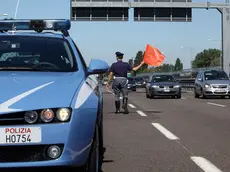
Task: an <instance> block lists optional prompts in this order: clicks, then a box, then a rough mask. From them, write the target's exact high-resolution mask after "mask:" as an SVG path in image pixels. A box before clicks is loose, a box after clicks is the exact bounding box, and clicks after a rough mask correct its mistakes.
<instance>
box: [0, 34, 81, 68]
mask: <svg viewBox="0 0 230 172" xmlns="http://www.w3.org/2000/svg"><path fill="white" fill-rule="evenodd" d="M0 70H29V71H30V70H31V71H53V72H70V71H76V70H77V65H76V62H75V59H74V57H73V54H72V51H71V49H70V46H69V44H68V43H67V41H65V40H63V39H60V38H48V37H34V36H33V37H32V36H17V35H14V36H12V35H11V36H0Z"/></svg>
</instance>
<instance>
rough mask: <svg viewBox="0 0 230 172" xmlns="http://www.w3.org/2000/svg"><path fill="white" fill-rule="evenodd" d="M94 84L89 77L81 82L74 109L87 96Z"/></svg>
mask: <svg viewBox="0 0 230 172" xmlns="http://www.w3.org/2000/svg"><path fill="white" fill-rule="evenodd" d="M87 82H88V83H89V84H90V85H91V87H92V88H91V87H90V86H89V85H88V84H87ZM96 86H97V85H96V84H94V83H93V82H90V79H86V81H85V82H84V83H83V84H82V86H81V88H80V91H79V93H78V95H77V100H76V103H75V109H77V108H79V107H80V106H81V105H82V104H83V103H84V102H85V101H86V100H87V99H88V98H89V96H90V95H91V93H92V92H93V91H94V89H95V88H96Z"/></svg>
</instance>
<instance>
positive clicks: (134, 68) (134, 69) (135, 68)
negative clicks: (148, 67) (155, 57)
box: [132, 60, 145, 71]
mask: <svg viewBox="0 0 230 172" xmlns="http://www.w3.org/2000/svg"><path fill="white" fill-rule="evenodd" d="M143 64H145V62H144V60H143V61H142V62H141V64H139V65H138V66H136V67H133V69H132V70H133V71H137V70H138V69H140V67H141V66H142V65H143Z"/></svg>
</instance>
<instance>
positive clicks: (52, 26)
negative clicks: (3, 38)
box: [0, 19, 71, 31]
mask: <svg viewBox="0 0 230 172" xmlns="http://www.w3.org/2000/svg"><path fill="white" fill-rule="evenodd" d="M13 26H14V27H15V30H36V31H42V30H70V28H71V22H70V20H69V19H58V20H53V19H50V20H49V19H47V20H39V19H38V20H29V19H24V20H20V19H16V20H13V19H8V20H7V19H6V20H0V31H4V30H14V27H13Z"/></svg>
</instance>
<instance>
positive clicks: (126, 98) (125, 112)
mask: <svg viewBox="0 0 230 172" xmlns="http://www.w3.org/2000/svg"><path fill="white" fill-rule="evenodd" d="M123 109H124V114H128V113H129V110H128V97H124V98H123Z"/></svg>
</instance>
